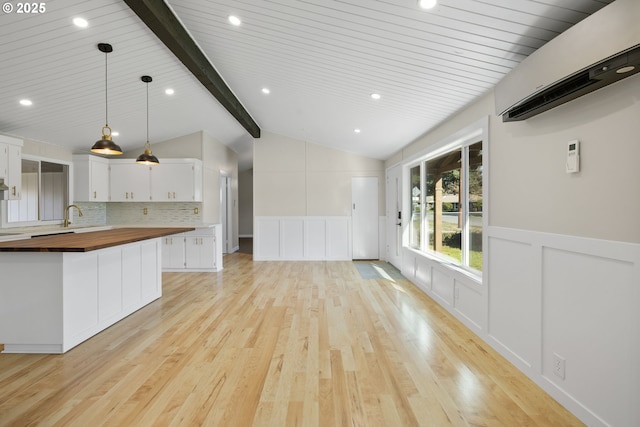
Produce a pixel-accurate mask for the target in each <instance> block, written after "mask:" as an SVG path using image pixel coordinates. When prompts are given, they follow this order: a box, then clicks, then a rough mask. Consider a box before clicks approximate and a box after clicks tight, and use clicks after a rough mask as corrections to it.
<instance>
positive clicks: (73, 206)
mask: <svg viewBox="0 0 640 427" xmlns="http://www.w3.org/2000/svg"><path fill="white" fill-rule="evenodd" d="M71 208H76V209H77V210H78V216H82V210H81V209H80V208H79V207H78V206H76V205H69V206H67V208H66V209H65V210H64V223H63V224H62V226H63V227H65V228H66V227H68V226H69V222H70V221H69V209H71Z"/></svg>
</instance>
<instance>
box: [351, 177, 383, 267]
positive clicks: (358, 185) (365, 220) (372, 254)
mask: <svg viewBox="0 0 640 427" xmlns="http://www.w3.org/2000/svg"><path fill="white" fill-rule="evenodd" d="M351 200H352V211H351V222H352V227H353V254H352V258H353V259H379V258H380V254H379V250H378V177H375V176H374V177H370V176H358V177H352V178H351Z"/></svg>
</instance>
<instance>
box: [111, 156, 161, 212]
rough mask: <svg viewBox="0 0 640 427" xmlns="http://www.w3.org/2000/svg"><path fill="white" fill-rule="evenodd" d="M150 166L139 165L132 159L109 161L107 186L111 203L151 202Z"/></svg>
mask: <svg viewBox="0 0 640 427" xmlns="http://www.w3.org/2000/svg"><path fill="white" fill-rule="evenodd" d="M150 167H152V166H144V165H139V164H137V163H136V162H135V160H134V159H117V160H109V168H110V173H109V186H110V193H111V197H110V200H111V201H112V202H148V201H150V200H151V189H150V185H149V184H150V171H149V168H150Z"/></svg>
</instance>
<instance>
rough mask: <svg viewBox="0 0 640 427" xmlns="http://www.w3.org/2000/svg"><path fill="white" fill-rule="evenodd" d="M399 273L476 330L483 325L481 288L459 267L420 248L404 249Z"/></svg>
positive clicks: (484, 309)
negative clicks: (440, 259) (452, 265)
mask: <svg viewBox="0 0 640 427" xmlns="http://www.w3.org/2000/svg"><path fill="white" fill-rule="evenodd" d="M402 274H403V275H404V276H405V277H406V278H407V279H409V280H411V281H412V282H413V283H414V284H415V285H416V286H418V287H419V288H420V289H421V290H422V291H423V292H424V293H426V294H427V295H429V296H430V297H431V298H433V299H434V300H436V301H437V302H438V303H439V304H440V305H442V306H443V307H445V308H446V309H447V310H449V312H450V313H451V314H453V315H454V316H456V317H457V318H458V319H459V320H460V321H461V322H462V323H464V324H465V325H466V326H467V327H469V329H471V330H473V331H474V332H476V333H480V331H481V330H482V329H483V328H484V327H483V326H482V325H483V323H484V320H483V319H484V318H485V313H486V308H485V303H484V300H483V298H484V294H483V287H482V285H480V284H479V283H478V281H477V279H474V278H472V277H471V275H469V274H467V273H463V272H461V270H460V269H459V268H452V267H451V266H450V264H445V263H441V262H440V261H439V260H437V259H435V258H433V257H430V256H428V255H427V254H425V253H422V252H420V251H417V250H414V249H409V248H406V247H405V248H403V252H402Z"/></svg>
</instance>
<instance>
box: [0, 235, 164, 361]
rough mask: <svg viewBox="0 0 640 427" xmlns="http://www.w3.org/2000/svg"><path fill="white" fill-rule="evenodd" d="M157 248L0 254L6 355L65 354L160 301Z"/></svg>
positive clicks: (149, 243)
mask: <svg viewBox="0 0 640 427" xmlns="http://www.w3.org/2000/svg"><path fill="white" fill-rule="evenodd" d="M160 245H161V242H160V238H153V239H148V240H143V241H140V242H134V243H128V244H125V245H120V246H114V247H110V248H104V249H98V250H95V251H89V252H1V253H0V271H2V280H0V295H2V298H0V342H2V343H4V344H5V351H6V352H8V353H64V352H66V351H67V350H69V349H71V348H72V347H74V346H76V345H78V344H79V343H81V342H82V341H84V340H86V339H88V338H90V337H91V336H93V335H95V334H97V333H99V332H100V331H102V330H104V329H106V328H107V327H109V326H111V325H112V324H114V323H115V322H117V321H119V320H120V319H123V318H125V317H126V316H128V315H130V314H131V313H133V312H134V311H136V310H138V309H140V308H142V307H144V306H145V305H147V304H149V303H150V302H152V301H154V300H156V299H158V298H160V297H161V296H162V276H161V272H160V260H159V255H160V250H161V246H160ZM34 265H37V266H38V268H28V267H25V266H34ZM16 284H19V286H16Z"/></svg>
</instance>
